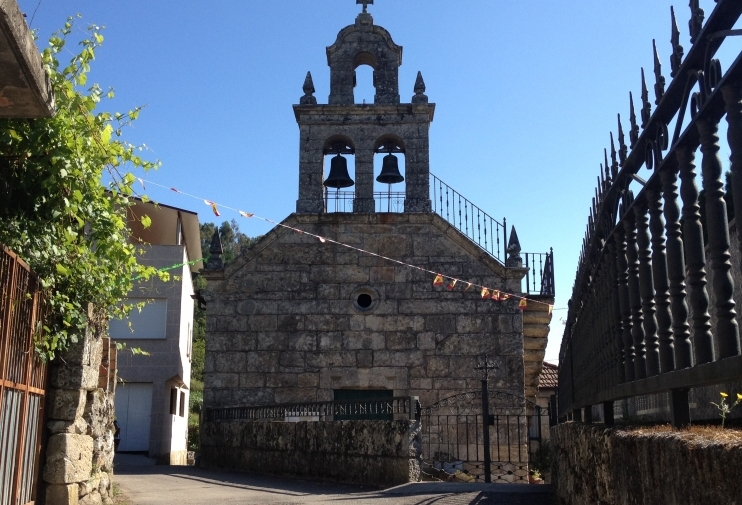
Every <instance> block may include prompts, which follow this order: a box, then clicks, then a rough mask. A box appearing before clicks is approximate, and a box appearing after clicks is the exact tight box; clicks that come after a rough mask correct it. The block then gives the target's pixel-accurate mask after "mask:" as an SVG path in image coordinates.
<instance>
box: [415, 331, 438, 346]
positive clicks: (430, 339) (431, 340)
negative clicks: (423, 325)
mask: <svg viewBox="0 0 742 505" xmlns="http://www.w3.org/2000/svg"><path fill="white" fill-rule="evenodd" d="M417 348H418V349H421V350H423V349H424V350H433V349H435V333H433V332H424V333H418V334H417Z"/></svg>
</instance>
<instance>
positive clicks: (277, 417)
mask: <svg viewBox="0 0 742 505" xmlns="http://www.w3.org/2000/svg"><path fill="white" fill-rule="evenodd" d="M418 412H419V402H418V400H417V397H416V396H398V397H393V398H363V399H357V400H336V401H328V402H305V403H284V404H276V405H259V406H251V407H227V408H220V409H208V408H207V409H206V410H205V417H206V420H207V421H233V420H252V421H292V420H307V421H338V420H347V419H363V418H367V419H382V418H384V417H387V418H388V419H389V420H393V419H417V418H418Z"/></svg>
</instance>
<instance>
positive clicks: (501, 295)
mask: <svg viewBox="0 0 742 505" xmlns="http://www.w3.org/2000/svg"><path fill="white" fill-rule="evenodd" d="M508 298H510V295H509V294H507V293H502V294H500V301H501V302H504V301H505V300H507V299H508Z"/></svg>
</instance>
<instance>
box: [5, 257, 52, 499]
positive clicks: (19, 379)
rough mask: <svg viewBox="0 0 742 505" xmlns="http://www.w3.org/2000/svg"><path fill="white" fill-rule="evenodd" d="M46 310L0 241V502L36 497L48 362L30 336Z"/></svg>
mask: <svg viewBox="0 0 742 505" xmlns="http://www.w3.org/2000/svg"><path fill="white" fill-rule="evenodd" d="M46 310H47V307H46V304H45V300H44V297H43V294H42V291H41V287H40V283H39V282H38V279H37V278H36V276H35V275H34V274H33V273H32V272H31V270H30V268H29V267H28V265H26V264H25V263H24V262H23V261H22V260H21V259H20V258H18V256H16V255H15V254H14V253H13V252H11V251H10V250H9V249H7V248H6V247H5V246H3V245H2V244H0V505H16V504H19V503H28V502H33V501H34V500H35V498H36V487H37V482H38V476H39V461H40V453H41V440H42V431H43V418H44V415H43V411H44V403H45V396H46V381H47V367H46V363H45V362H43V361H42V360H41V359H40V357H39V355H38V354H37V353H36V351H35V348H34V339H36V338H38V337H39V336H40V334H41V329H42V328H43V323H44V320H45V315H46Z"/></svg>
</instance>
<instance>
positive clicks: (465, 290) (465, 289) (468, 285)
mask: <svg viewBox="0 0 742 505" xmlns="http://www.w3.org/2000/svg"><path fill="white" fill-rule="evenodd" d="M471 286H472V284H471V282H467V283H466V287H465V288H464V293H466V292H467V291H469V288H471Z"/></svg>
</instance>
